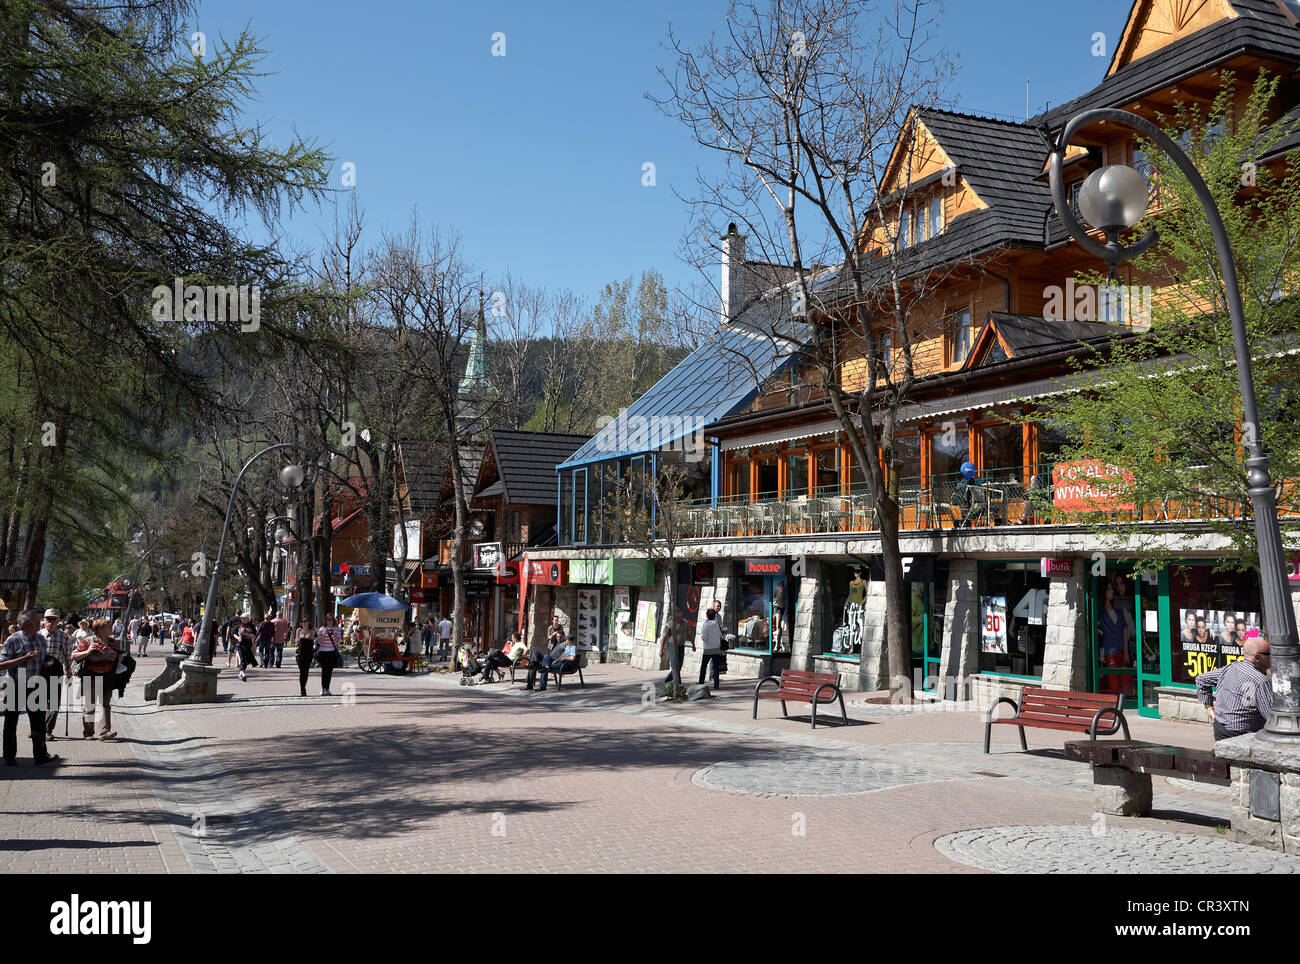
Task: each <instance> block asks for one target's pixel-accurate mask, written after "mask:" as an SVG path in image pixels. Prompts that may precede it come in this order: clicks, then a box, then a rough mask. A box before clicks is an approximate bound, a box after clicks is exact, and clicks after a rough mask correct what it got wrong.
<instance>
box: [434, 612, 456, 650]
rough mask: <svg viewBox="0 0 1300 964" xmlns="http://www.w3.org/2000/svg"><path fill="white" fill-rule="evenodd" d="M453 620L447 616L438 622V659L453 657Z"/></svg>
mask: <svg viewBox="0 0 1300 964" xmlns="http://www.w3.org/2000/svg"><path fill="white" fill-rule="evenodd" d="M452 629H453V627H452V624H451V620H450V619H448V618H447V616H446V614H444V615H443V617H442V619H440V620H439V621H438V659H440V660H443V659H447V657H448V656H450V655H451V631H452Z"/></svg>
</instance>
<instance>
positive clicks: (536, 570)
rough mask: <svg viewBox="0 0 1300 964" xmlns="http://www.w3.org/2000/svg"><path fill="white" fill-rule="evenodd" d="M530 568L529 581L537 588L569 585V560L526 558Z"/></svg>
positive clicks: (525, 562) (526, 563) (526, 564)
mask: <svg viewBox="0 0 1300 964" xmlns="http://www.w3.org/2000/svg"><path fill="white" fill-rule="evenodd" d="M524 565H525V566H526V567H527V568H528V581H529V582H530V583H532V584H533V585H535V586H563V585H566V584H567V579H566V578H565V577H566V576H567V575H568V569H569V563H568V561H567V560H564V559H561V560H558V561H556V560H546V559H536V560H534V559H529V558H528V557H527V556H525V557H524Z"/></svg>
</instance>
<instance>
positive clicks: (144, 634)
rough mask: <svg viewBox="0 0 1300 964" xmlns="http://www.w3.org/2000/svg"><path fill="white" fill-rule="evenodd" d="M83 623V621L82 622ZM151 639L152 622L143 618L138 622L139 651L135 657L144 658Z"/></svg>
mask: <svg viewBox="0 0 1300 964" xmlns="http://www.w3.org/2000/svg"><path fill="white" fill-rule="evenodd" d="M83 622H84V620H83ZM152 638H153V620H151V619H149V618H148V617H145V618H144V619H142V620H141V621H140V649H139V652H137V653H136V655H137V656H144V655H145V654H146V653H148V652H149V640H150V639H152Z"/></svg>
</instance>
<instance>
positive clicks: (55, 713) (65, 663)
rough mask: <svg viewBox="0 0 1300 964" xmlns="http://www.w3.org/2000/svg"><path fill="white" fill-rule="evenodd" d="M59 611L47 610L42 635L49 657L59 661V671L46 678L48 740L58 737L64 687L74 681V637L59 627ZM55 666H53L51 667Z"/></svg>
mask: <svg viewBox="0 0 1300 964" xmlns="http://www.w3.org/2000/svg"><path fill="white" fill-rule="evenodd" d="M59 619H60V616H59V611H58V610H57V609H47V610H45V626H44V627H43V628H42V629H41V632H40V635H41V636H42V638H44V640H45V655H46V657H47V659H54V660H57V661H58V664H59V666H58V672H53V673H50V674H48V675H47V676H46V680H47V682H48V684H49V688H50V705H49V706H48V707H46V710H45V736H46V739H47V740H53V739H56V737H55V736H54V724H55V723H57V722H58V721H59V707H60V706H61V705H62V701H63V699H64V698H65V694H64V692H63V691H64V689H65V688H67V687H69V686H70V685H71V683H72V647H73V642H72V639H71V638H70V637H69V636H68V634H67V633H65V632H64V631H63V630H62V629H60V628H59ZM51 668H53V667H51Z"/></svg>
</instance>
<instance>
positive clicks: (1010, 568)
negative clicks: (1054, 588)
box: [979, 561, 1051, 677]
mask: <svg viewBox="0 0 1300 964" xmlns="http://www.w3.org/2000/svg"><path fill="white" fill-rule="evenodd" d="M1050 585H1051V581H1050V580H1048V579H1045V578H1043V577H1042V576H1040V575H1039V572H1038V562H1037V561H1034V562H988V563H980V566H979V591H980V610H979V611H980V629H979V631H980V672H982V673H1006V674H1009V675H1013V676H1032V677H1041V676H1042V675H1043V650H1044V648H1045V646H1046V643H1047V596H1048V590H1049V587H1050Z"/></svg>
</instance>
